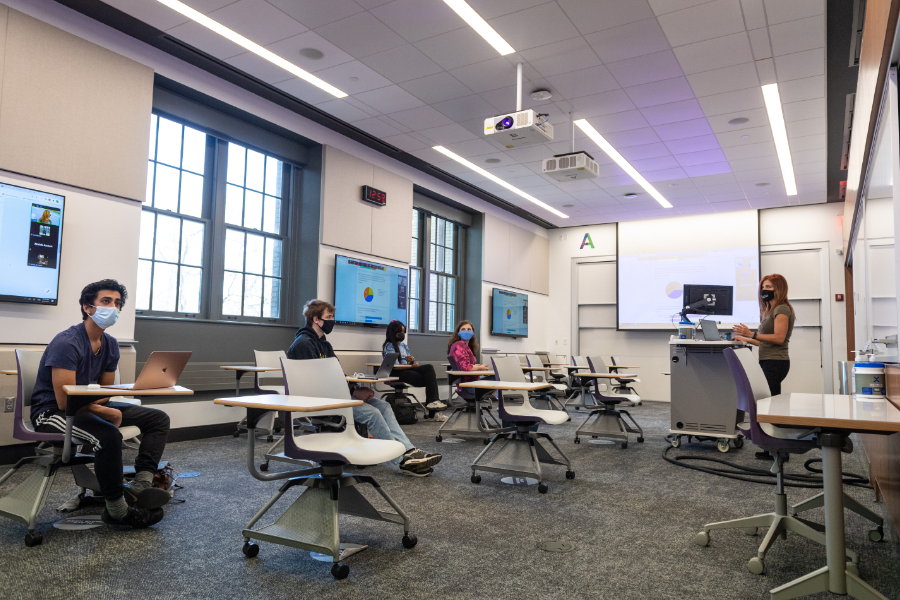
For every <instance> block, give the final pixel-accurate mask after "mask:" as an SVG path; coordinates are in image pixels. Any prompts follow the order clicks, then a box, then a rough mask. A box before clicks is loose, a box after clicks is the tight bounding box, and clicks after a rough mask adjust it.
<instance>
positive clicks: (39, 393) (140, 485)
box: [31, 279, 170, 529]
mask: <svg viewBox="0 0 900 600" xmlns="http://www.w3.org/2000/svg"><path fill="white" fill-rule="evenodd" d="M127 297H128V293H127V292H126V290H125V286H123V285H121V284H120V283H119V282H117V281H116V280H114V279H104V280H103V281H98V282H96V283H92V284H90V285H88V286H86V287H85V288H84V289H83V290H82V291H81V298H80V299H79V304H80V305H81V318H82V323H79V324H78V325H73V326H72V327H69V328H68V329H66V330H65V331H63V332H61V333H59V334H57V335H56V337H54V338H53V341H52V342H50V345H49V346H47V349H46V350H44V355H43V356H42V357H41V364H40V367H39V369H38V375H37V382H36V383H35V385H34V393H33V394H32V396H31V422H32V424H33V425H34V427H35V429H36V430H37V431H40V432H44V433H60V432H65V430H66V399H67V396H66V393H65V391H63V386H65V385H89V384H92V383H99V384H101V385H111V384H112V383H114V380H115V376H116V368H117V367H118V365H119V343H118V342H117V341H116V338H114V337H112V336H111V335H109V334H108V333H106V331H105V330H106V329H107V328H108V327H112V326H113V325H114V324H115V322H116V319H118V317H119V311H121V310H122V308H123V307H124V306H125V300H126V298H127ZM129 425H133V426H136V427H138V428H139V429H140V430H141V445H140V448H139V449H138V455H137V458H136V459H135V461H134V468H135V472H136V476H135V479H134V482H133V483H131V484H128V485H126V484H124V483H123V476H122V434H121V433H119V427H121V426H129ZM72 431H73V433H74V434H75V435H76V436H77V437H79V438H81V439H83V440H85V441H87V442H88V444H89V445H90V446H91V450H92V451H93V452H94V473H95V474H96V475H97V481H98V482H99V483H100V492H101V494H102V495H103V499H104V500H105V501H106V510H104V511H103V521H104V522H105V523H109V524H113V525H128V526H131V527H134V528H136V529H137V528H142V527H149V526H151V525H155V524H156V523H159V521H161V520H162V518H163V515H164V513H163V510H162V506H163V505H164V504H165V503H166V502H168V501H169V498H170V496H169V494H168V492H166V491H165V490H162V489H160V488H157V487H154V486H153V475H154V474H155V473H156V470H157V467H158V465H159V460H160V458H162V453H163V450H164V449H165V447H166V438H167V437H168V435H169V415H167V414H166V413H164V412H163V411H161V410H156V409H153V408H147V407H146V406H137V405H133V404H127V403H125V402H116V401H113V400H111V399H110V398H101V399H99V400H95V401H94V402H92V403H91V404H88V405H87V406H85V407H83V408H81V409H79V410H78V412H76V413H75V422H74V427H73V430H72Z"/></svg>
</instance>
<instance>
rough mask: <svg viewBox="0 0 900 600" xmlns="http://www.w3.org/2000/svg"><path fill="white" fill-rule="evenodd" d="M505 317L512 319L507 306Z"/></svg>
mask: <svg viewBox="0 0 900 600" xmlns="http://www.w3.org/2000/svg"><path fill="white" fill-rule="evenodd" d="M506 318H507V319H512V311H511V310H509V309H508V308H507V309H506Z"/></svg>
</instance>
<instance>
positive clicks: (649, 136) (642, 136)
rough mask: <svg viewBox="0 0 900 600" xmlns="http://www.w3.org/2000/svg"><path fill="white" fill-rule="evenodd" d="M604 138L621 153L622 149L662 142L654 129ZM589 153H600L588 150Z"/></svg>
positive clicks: (627, 132)
mask: <svg viewBox="0 0 900 600" xmlns="http://www.w3.org/2000/svg"><path fill="white" fill-rule="evenodd" d="M603 137H605V138H606V141H607V142H609V143H610V144H612V145H613V147H614V148H615V149H616V150H618V151H619V152H620V153H621V152H622V148H627V147H629V146H641V145H644V144H653V143H656V142H661V141H662V140H660V139H659V136H658V135H656V132H655V131H653V128H652V127H645V128H643V129H630V130H628V131H619V132H616V133H608V134H606V135H605V136H603ZM588 152H592V153H597V154H599V153H600V152H599V151H598V150H596V149H594V150H593V151H591V150H588Z"/></svg>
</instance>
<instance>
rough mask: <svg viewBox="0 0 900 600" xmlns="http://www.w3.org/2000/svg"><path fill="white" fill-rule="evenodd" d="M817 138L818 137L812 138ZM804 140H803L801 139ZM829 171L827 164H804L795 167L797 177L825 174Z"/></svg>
mask: <svg viewBox="0 0 900 600" xmlns="http://www.w3.org/2000/svg"><path fill="white" fill-rule="evenodd" d="M810 137H816V136H810ZM800 139H803V138H800ZM827 169H828V165H827V164H826V163H803V164H801V165H794V174H795V175H808V174H810V173H825V172H826V171H827Z"/></svg>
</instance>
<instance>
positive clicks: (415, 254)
mask: <svg viewBox="0 0 900 600" xmlns="http://www.w3.org/2000/svg"><path fill="white" fill-rule="evenodd" d="M423 216H424V215H422V213H421V212H419V211H417V210H415V209H413V211H412V252H411V254H410V256H411V257H412V258H411V259H410V263H409V319H408V320H409V323H407V324H406V328H407V329H410V330H412V331H418V330H419V327H420V323H419V314H420V313H419V310H420V306H421V302H422V268H421V257H420V255H421V253H422V248H421V245H420V243H421V242H420V240H421V237H422V222H423V221H424V220H425V219H424V218H423Z"/></svg>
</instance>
